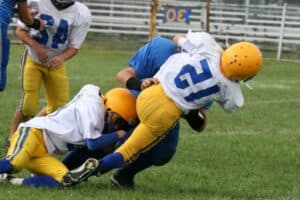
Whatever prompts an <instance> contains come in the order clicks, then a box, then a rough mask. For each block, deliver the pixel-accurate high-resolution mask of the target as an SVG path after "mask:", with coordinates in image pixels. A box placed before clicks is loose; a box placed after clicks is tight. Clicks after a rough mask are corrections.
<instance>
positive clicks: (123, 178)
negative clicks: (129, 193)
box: [110, 169, 134, 189]
mask: <svg viewBox="0 0 300 200" xmlns="http://www.w3.org/2000/svg"><path fill="white" fill-rule="evenodd" d="M133 178H134V176H132V175H128V174H126V173H124V172H122V169H119V170H118V171H117V172H116V173H114V174H113V175H112V176H111V177H110V182H111V183H112V184H114V185H115V186H118V187H122V188H128V189H133V188H134V181H133Z"/></svg>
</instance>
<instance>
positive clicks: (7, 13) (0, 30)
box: [0, 0, 44, 91]
mask: <svg viewBox="0 0 300 200" xmlns="http://www.w3.org/2000/svg"><path fill="white" fill-rule="evenodd" d="M15 5H17V12H18V14H19V17H20V19H21V20H22V21H23V22H24V23H25V24H26V25H27V26H28V27H31V28H34V29H37V30H42V29H43V28H44V23H43V22H42V21H41V20H39V19H33V18H32V17H31V16H30V14H29V12H28V6H27V1H26V0H7V1H0V35H1V37H0V44H1V45H0V55H1V56H0V91H3V90H4V89H5V86H6V67H7V64H8V58H9V39H8V37H7V30H8V25H9V23H10V22H11V18H12V16H13V12H14V7H15Z"/></svg>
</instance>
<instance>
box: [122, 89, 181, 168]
mask: <svg viewBox="0 0 300 200" xmlns="http://www.w3.org/2000/svg"><path fill="white" fill-rule="evenodd" d="M137 113H138V116H139V119H140V123H139V125H138V126H137V127H136V128H135V130H134V131H133V132H132V134H131V136H130V137H129V138H128V139H127V140H126V141H125V142H124V144H123V145H121V146H120V147H119V148H118V149H117V150H116V152H119V153H121V154H122V156H123V158H124V160H125V162H127V163H128V162H131V161H132V160H134V159H136V157H137V156H138V155H139V154H140V153H143V152H145V151H148V150H149V149H150V148H151V147H153V146H154V145H155V144H157V143H158V142H159V141H160V140H162V139H163V138H164V136H165V134H166V133H167V132H168V130H169V129H171V128H173V126H174V125H175V124H176V123H177V121H178V120H179V118H180V116H181V114H182V111H181V110H179V108H177V106H176V105H175V103H174V102H173V101H172V100H171V99H169V98H168V97H167V96H166V94H165V93H164V91H163V89H162V87H161V85H160V84H159V85H153V86H151V87H149V88H147V89H145V90H144V91H142V92H141V93H140V95H139V96H138V98H137Z"/></svg>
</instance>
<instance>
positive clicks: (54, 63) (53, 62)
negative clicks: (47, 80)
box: [47, 56, 65, 70]
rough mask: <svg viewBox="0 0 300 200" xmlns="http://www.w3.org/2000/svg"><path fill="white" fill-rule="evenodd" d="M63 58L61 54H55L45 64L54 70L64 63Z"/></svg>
mask: <svg viewBox="0 0 300 200" xmlns="http://www.w3.org/2000/svg"><path fill="white" fill-rule="evenodd" d="M64 62H65V59H64V58H63V57H62V56H55V57H53V58H52V59H50V60H49V62H48V63H47V66H48V67H49V69H50V70H56V69H58V68H60V67H61V66H62V64H64Z"/></svg>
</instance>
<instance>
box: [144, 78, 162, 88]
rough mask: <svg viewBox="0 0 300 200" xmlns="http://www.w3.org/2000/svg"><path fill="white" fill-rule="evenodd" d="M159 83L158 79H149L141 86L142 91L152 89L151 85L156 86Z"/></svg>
mask: <svg viewBox="0 0 300 200" xmlns="http://www.w3.org/2000/svg"><path fill="white" fill-rule="evenodd" d="M158 83H159V80H158V79H157V78H147V79H144V80H143V82H142V85H141V89H142V90H143V89H146V88H147V87H150V86H151V85H154V84H158Z"/></svg>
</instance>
